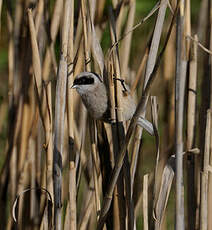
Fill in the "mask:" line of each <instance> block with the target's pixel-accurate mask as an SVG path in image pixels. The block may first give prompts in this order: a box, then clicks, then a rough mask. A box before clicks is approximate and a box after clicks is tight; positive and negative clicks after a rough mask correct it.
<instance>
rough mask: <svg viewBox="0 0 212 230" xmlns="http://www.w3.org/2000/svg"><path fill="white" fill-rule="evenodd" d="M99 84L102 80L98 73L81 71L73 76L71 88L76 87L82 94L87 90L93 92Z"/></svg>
mask: <svg viewBox="0 0 212 230" xmlns="http://www.w3.org/2000/svg"><path fill="white" fill-rule="evenodd" d="M100 84H103V82H102V79H101V78H100V76H99V75H98V74H96V73H92V72H82V73H80V74H79V75H77V76H76V77H75V79H74V82H73V85H72V87H71V89H76V90H77V92H78V93H79V94H80V95H83V94H86V93H89V92H94V91H95V89H96V88H97V87H98V85H100Z"/></svg>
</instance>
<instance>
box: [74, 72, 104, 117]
mask: <svg viewBox="0 0 212 230" xmlns="http://www.w3.org/2000/svg"><path fill="white" fill-rule="evenodd" d="M71 88H72V89H74V88H75V89H76V90H77V92H78V93H79V95H80V96H81V98H82V101H83V103H84V105H85V107H86V108H87V110H88V112H89V113H90V115H91V116H92V117H93V118H95V119H100V120H105V119H106V118H105V117H108V96H107V91H106V87H105V84H104V83H103V81H102V79H101V78H100V76H99V75H98V74H96V73H93V72H82V73H80V74H79V75H77V76H76V77H75V80H74V83H73V86H72V87H71Z"/></svg>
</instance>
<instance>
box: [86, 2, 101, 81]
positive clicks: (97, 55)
mask: <svg viewBox="0 0 212 230" xmlns="http://www.w3.org/2000/svg"><path fill="white" fill-rule="evenodd" d="M94 9H95V1H93V0H89V16H90V17H89V19H90V27H89V28H90V32H89V33H90V34H91V48H92V54H93V57H94V60H95V61H96V62H97V63H98V66H99V69H100V73H101V74H100V76H101V77H102V78H103V73H104V55H103V51H102V48H101V46H100V43H99V39H98V37H97V34H96V30H95V27H94V16H95V14H94V12H95V11H94Z"/></svg>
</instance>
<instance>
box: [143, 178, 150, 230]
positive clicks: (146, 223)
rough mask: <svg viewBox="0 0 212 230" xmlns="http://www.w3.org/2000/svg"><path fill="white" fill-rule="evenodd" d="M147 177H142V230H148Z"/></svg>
mask: <svg viewBox="0 0 212 230" xmlns="http://www.w3.org/2000/svg"><path fill="white" fill-rule="evenodd" d="M148 177H149V175H148V174H146V175H144V180H143V218H144V230H148V229H149V224H148Z"/></svg>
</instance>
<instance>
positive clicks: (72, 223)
mask: <svg viewBox="0 0 212 230" xmlns="http://www.w3.org/2000/svg"><path fill="white" fill-rule="evenodd" d="M69 170H70V172H69V213H70V214H69V228H68V229H70V230H76V229H77V205H76V192H77V191H76V167H75V164H74V162H73V161H71V162H70V165H69Z"/></svg>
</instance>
